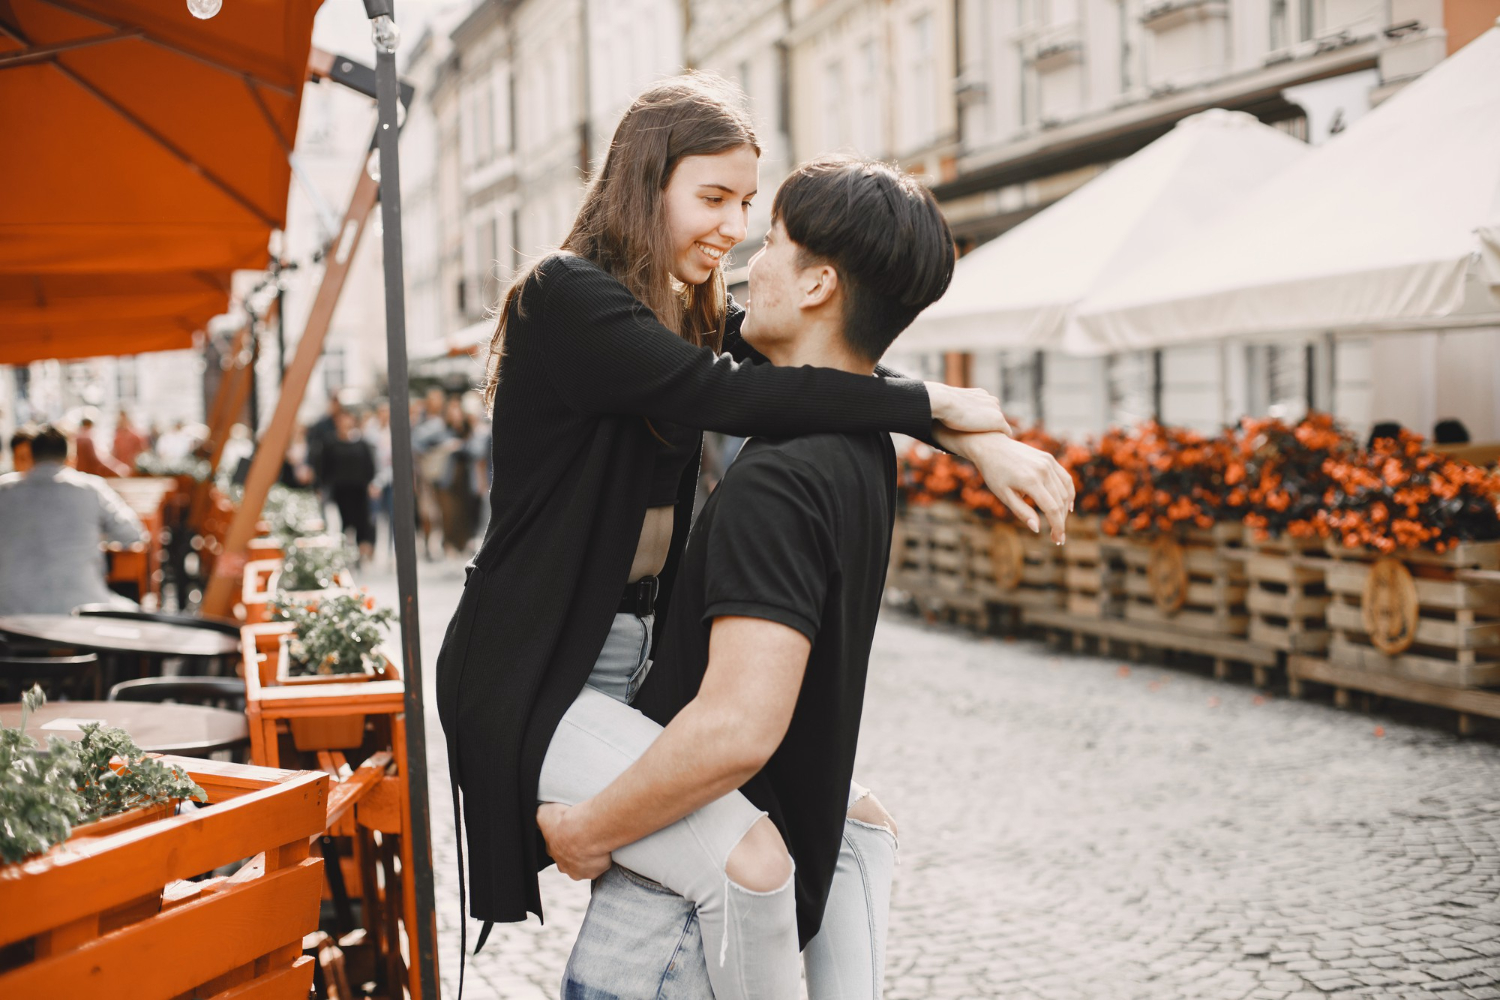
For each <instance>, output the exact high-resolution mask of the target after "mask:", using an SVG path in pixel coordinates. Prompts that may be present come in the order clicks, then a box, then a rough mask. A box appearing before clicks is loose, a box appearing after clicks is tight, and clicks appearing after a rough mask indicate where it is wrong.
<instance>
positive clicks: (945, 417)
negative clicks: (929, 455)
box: [923, 382, 1011, 450]
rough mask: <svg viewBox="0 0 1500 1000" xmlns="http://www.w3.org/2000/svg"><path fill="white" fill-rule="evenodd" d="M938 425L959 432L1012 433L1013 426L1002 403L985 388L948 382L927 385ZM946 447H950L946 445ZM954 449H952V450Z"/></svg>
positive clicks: (934, 417)
mask: <svg viewBox="0 0 1500 1000" xmlns="http://www.w3.org/2000/svg"><path fill="white" fill-rule="evenodd" d="M923 384H924V385H926V386H927V398H928V400H929V401H930V403H931V406H932V419H933V422H934V423H939V424H942V425H943V426H945V427H948V428H950V429H952V430H955V431H966V432H969V433H974V432H978V431H999V432H1000V433H1001V434H1009V433H1010V432H1011V431H1010V423H1009V422H1008V421H1007V420H1006V419H1005V414H1004V413H1001V412H1000V400H998V399H996V398H995V397H994V396H991V395H990V394H989V393H988V392H986V391H984V390H983V389H960V388H958V387H957V386H953V385H948V384H947V383H946V382H926V383H923ZM943 447H945V448H947V447H948V446H947V445H946V444H945V445H943ZM950 450H951V449H950Z"/></svg>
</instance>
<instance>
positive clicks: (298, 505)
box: [260, 483, 325, 546]
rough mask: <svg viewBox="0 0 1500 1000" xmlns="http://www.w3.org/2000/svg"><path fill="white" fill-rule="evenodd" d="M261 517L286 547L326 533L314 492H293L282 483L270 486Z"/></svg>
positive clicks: (321, 512) (320, 509)
mask: <svg viewBox="0 0 1500 1000" xmlns="http://www.w3.org/2000/svg"><path fill="white" fill-rule="evenodd" d="M260 516H261V517H262V518H264V519H265V521H266V523H267V524H269V525H270V526H271V534H272V535H273V536H274V537H275V538H276V539H277V540H278V541H280V542H281V544H282V545H284V546H290V545H291V544H292V543H293V542H294V541H296V540H297V539H298V538H307V537H308V536H310V535H317V534H321V533H322V532H323V531H324V530H325V526H324V524H323V509H322V505H321V504H320V503H319V502H318V497H317V494H315V493H314V492H313V491H312V490H294V489H290V488H288V487H286V486H282V485H281V484H280V483H277V484H276V485H274V486H272V487H271V491H270V493H268V494H266V502H265V503H264V504H263V505H262V506H261V509H260Z"/></svg>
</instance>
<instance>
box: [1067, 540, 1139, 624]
mask: <svg viewBox="0 0 1500 1000" xmlns="http://www.w3.org/2000/svg"><path fill="white" fill-rule="evenodd" d="M1102 523H1103V522H1102V520H1101V519H1100V518H1099V517H1097V516H1084V517H1073V518H1069V519H1068V540H1067V542H1065V543H1064V544H1063V546H1062V549H1061V555H1060V558H1061V560H1062V570H1063V594H1064V598H1063V606H1064V607H1065V608H1066V609H1067V611H1068V613H1069V614H1073V615H1079V616H1081V617H1084V618H1118V617H1120V615H1121V614H1122V613H1123V610H1124V604H1125V570H1124V564H1123V563H1122V562H1121V561H1120V542H1119V540H1118V539H1116V538H1113V537H1111V536H1109V535H1106V534H1104V531H1103V528H1102Z"/></svg>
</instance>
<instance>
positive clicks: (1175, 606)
mask: <svg viewBox="0 0 1500 1000" xmlns="http://www.w3.org/2000/svg"><path fill="white" fill-rule="evenodd" d="M1243 542H1244V525H1242V524H1237V523H1226V524H1218V525H1215V526H1214V527H1212V528H1209V529H1206V530H1197V529H1195V530H1193V531H1188V532H1182V533H1180V534H1177V535H1174V536H1160V537H1158V538H1155V539H1152V540H1149V541H1147V540H1143V539H1128V540H1126V541H1125V544H1124V547H1123V548H1122V550H1121V552H1122V556H1123V558H1124V561H1125V567H1126V571H1125V618H1126V620H1128V621H1135V622H1141V623H1143V624H1151V625H1156V626H1160V627H1164V628H1167V629H1169V630H1172V631H1183V632H1194V633H1198V634H1201V635H1217V636H1236V637H1237V636H1244V635H1246V634H1248V633H1249V631H1250V615H1249V612H1248V611H1247V610H1246V608H1245V600H1246V597H1247V596H1248V594H1249V590H1250V587H1249V582H1248V580H1247V579H1246V577H1245V567H1244V551H1243Z"/></svg>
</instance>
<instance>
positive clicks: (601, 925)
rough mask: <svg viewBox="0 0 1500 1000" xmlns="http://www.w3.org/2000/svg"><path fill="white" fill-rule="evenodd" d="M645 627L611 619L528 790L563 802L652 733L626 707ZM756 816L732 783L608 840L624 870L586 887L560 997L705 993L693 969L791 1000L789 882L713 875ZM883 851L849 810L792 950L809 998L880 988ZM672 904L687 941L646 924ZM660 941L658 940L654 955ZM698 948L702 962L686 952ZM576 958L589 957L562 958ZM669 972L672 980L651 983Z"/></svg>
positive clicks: (729, 993)
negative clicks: (704, 800) (755, 883)
mask: <svg viewBox="0 0 1500 1000" xmlns="http://www.w3.org/2000/svg"><path fill="white" fill-rule="evenodd" d="M651 624H652V623H651V620H650V619H649V618H647V619H640V618H636V617H635V616H634V615H629V614H619V615H616V616H615V622H614V626H613V627H612V629H611V630H610V634H609V638H608V640H606V642H605V645H604V649H603V650H602V651H601V652H600V654H599V659H598V661H597V662H596V663H595V666H594V672H593V674H592V675H591V676H590V678H589V682H588V685H589V686H588V687H585V688H584V690H583V691H582V692H581V693H580V694H579V696H578V698H577V699H576V700H575V701H574V703H573V705H572V706H571V707H570V708H569V709H568V711H567V713H566V714H565V715H564V716H563V720H562V723H561V724H560V725H559V726H558V729H557V733H556V734H555V735H554V736H553V738H552V743H551V745H550V746H549V747H548V749H547V756H546V758H545V760H544V761H543V764H542V774H541V782H540V785H539V788H538V798H539V799H540V800H541V801H544V802H561V803H563V804H565V805H573V804H576V803H578V802H581V801H583V800H584V799H586V798H590V797H592V796H593V795H596V794H598V793H599V792H600V791H602V790H603V789H604V788H605V787H606V786H607V785H608V784H609V783H610V782H611V781H613V780H614V779H615V778H616V777H618V776H619V775H620V774H621V773H623V772H624V771H625V770H626V768H628V767H629V766H630V765H631V764H632V763H634V762H635V761H636V760H637V759H639V757H640V756H641V755H642V754H643V753H644V752H645V750H646V748H647V747H649V746H650V745H651V743H652V741H654V740H655V739H656V737H657V736H658V735H659V734H660V733H661V727H660V726H658V725H657V724H656V723H655V722H653V721H651V720H650V719H648V718H646V717H645V716H644V715H642V714H641V713H640V712H638V711H636V710H635V709H633V708H630V707H629V704H628V702H629V700H630V699H632V698H633V697H634V696H635V693H636V691H638V690H639V688H640V685H641V682H642V681H643V680H644V679H645V675H646V673H647V672H648V671H649V670H650V666H651V665H650V661H649V660H648V659H647V656H648V654H649V651H650V648H651ZM862 793H863V789H860V788H858V786H856V788H855V789H852V790H851V793H850V805H853V803H854V802H855V801H856V800H857V799H858V798H859V796H860V795H861V794H862ZM763 815H765V814H764V813H762V812H761V811H760V810H758V809H756V808H755V806H753V805H752V804H751V803H750V802H749V800H747V799H746V798H745V797H744V796H743V795H741V794H740V793H739V792H732V793H730V794H729V795H726V796H724V797H723V798H721V799H718V800H717V801H715V802H712V803H710V804H709V805H707V806H704V807H703V808H702V809H700V810H698V811H697V812H695V813H693V814H691V815H689V816H686V817H684V818H683V819H681V820H679V821H678V822H676V823H673V824H672V825H671V826H668V827H665V828H664V829H661V830H658V831H657V832H656V833H654V834H651V835H650V836H648V837H644V838H642V839H641V840H639V841H636V842H635V843H633V844H629V845H627V846H625V847H623V848H621V849H620V850H618V851H615V852H614V860H615V861H616V862H617V864H618V866H619V868H623V869H628V870H629V871H628V872H622V873H620V874H613V872H617V871H619V868H617V869H612V874H611V875H609V876H606V877H605V878H604V879H601V880H600V881H599V883H598V884H597V885H596V886H595V891H594V896H593V899H592V901H591V902H590V905H589V915H588V918H587V919H586V920H585V924H584V931H583V933H582V934H581V935H580V938H579V943H578V945H577V947H575V950H574V959H573V961H570V963H569V970H570V971H569V977H568V979H565V981H564V996H565V997H579V998H590V1000H593V998H600V1000H602V998H605V997H617V998H620V1000H637V998H640V1000H655V998H658V997H660V998H662V1000H665V998H666V997H668V996H673V997H696V998H698V1000H707V998H708V997H709V995H710V994H709V992H708V990H706V989H702V988H701V987H702V986H703V985H705V984H699V985H698V986H693V985H692V984H693V983H694V982H695V981H696V980H695V977H699V976H702V977H705V979H706V984H711V987H712V996H713V997H714V998H715V1000H796V998H797V997H798V996H799V995H800V989H799V983H798V974H797V922H796V912H795V897H794V894H793V889H792V879H788V880H787V883H786V885H784V886H782V887H781V888H780V889H778V890H776V891H774V892H768V893H762V892H752V891H750V890H748V889H744V888H742V887H740V886H739V885H736V884H735V883H734V882H733V881H731V880H730V879H729V878H728V876H727V875H726V874H725V864H726V862H727V860H728V858H729V854H730V852H731V851H732V850H733V849H734V848H735V846H736V845H738V844H739V842H740V839H741V838H742V837H743V836H744V835H745V833H746V832H747V831H748V830H749V829H750V827H751V826H752V825H753V824H754V823H755V822H756V821H757V820H758V819H760V817H761V816H763ZM895 853H896V843H895V838H894V837H892V835H891V834H890V832H889V831H888V830H885V829H884V828H881V827H874V826H870V825H869V824H865V823H860V822H858V821H856V820H849V821H848V822H846V823H845V836H844V847H843V850H841V852H840V855H839V863H838V868H837V871H836V874H835V876H834V883H833V888H832V890H831V892H830V896H829V900H828V907H827V910H826V912H825V914H824V919H823V926H822V929H821V930H820V931H819V932H818V935H817V936H816V937H815V938H814V939H813V940H812V941H811V942H809V943H808V947H807V950H806V952H804V955H803V958H804V961H805V963H806V968H807V976H808V987H809V995H810V997H811V998H812V1000H834V998H839V1000H843V998H846V997H847V998H858V1000H867V998H878V997H879V996H880V992H879V991H880V983H881V974H882V970H883V967H884V963H885V928H886V917H887V913H888V911H889V907H890V884H891V876H892V868H893V866H894V864H895ZM631 873H634V874H631ZM639 876H644V878H641V877H639ZM793 877H795V875H794V876H793ZM648 880H649V881H648ZM651 882H655V883H659V885H658V886H657V887H656V888H655V889H654V891H653V890H651V889H647V888H645V887H647V886H649V885H650V883H651ZM662 887H665V889H666V890H670V894H668V893H665V892H663V891H662ZM642 893H644V894H642ZM678 897H681V899H679V898H678ZM684 901H685V902H684ZM642 903H645V904H646V905H645V906H644V907H643V906H642V905H641V904H642ZM663 904H665V907H666V908H665V910H664V909H663ZM683 905H686V906H687V910H686V911H684V912H686V913H688V915H689V916H690V917H691V918H692V934H693V935H694V936H695V937H694V938H693V939H692V940H691V941H685V942H683V943H686V944H689V945H691V946H690V947H687V948H685V949H684V948H677V947H676V945H675V944H674V942H678V941H679V939H682V938H683V934H684V933H685V932H684V931H683V930H682V929H681V928H679V930H678V932H677V933H675V934H673V933H671V932H670V931H668V932H666V933H665V936H663V935H662V934H659V933H657V932H658V931H661V929H662V927H665V926H669V925H671V924H672V922H673V921H674V920H675V919H676V917H675V916H674V915H673V914H674V913H676V912H677V909H678V908H679V907H681V906H683ZM663 921H665V923H663ZM684 926H686V925H684ZM700 929H701V931H700ZM699 933H701V942H699V941H698V939H697V938H696V935H698V934H699ZM663 946H668V950H667V952H666V957H665V960H662V954H661V951H662V948H663ZM705 947H706V951H707V954H706V959H707V961H706V962H703V961H702V959H699V958H698V956H699V954H701V953H702V952H703V951H704V950H705ZM674 954H675V955H678V956H679V957H680V958H681V959H682V960H683V962H685V963H686V964H685V965H682V966H681V968H682V969H683V971H682V972H681V973H680V974H679V975H678V976H677V977H676V978H675V979H674V978H673V977H671V976H669V974H668V972H669V969H668V967H669V966H670V965H671V964H672V959H673V955H674ZM580 959H582V960H583V961H584V962H585V963H590V964H587V967H585V966H579V967H578V968H577V969H575V965H577V964H578V962H579V961H580ZM689 967H690V968H689ZM575 973H576V974H575ZM669 979H671V980H672V982H673V983H674V985H673V987H672V990H671V991H669V992H663V990H664V989H665V988H666V985H667V982H668V980H669ZM570 982H571V987H570V985H569V983H570ZM570 988H571V989H572V990H573V992H571V993H570V992H568V990H569V989H570ZM684 989H687V990H688V992H682V990H684ZM693 989H698V992H697V993H694V992H692V990H693Z"/></svg>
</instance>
